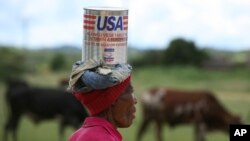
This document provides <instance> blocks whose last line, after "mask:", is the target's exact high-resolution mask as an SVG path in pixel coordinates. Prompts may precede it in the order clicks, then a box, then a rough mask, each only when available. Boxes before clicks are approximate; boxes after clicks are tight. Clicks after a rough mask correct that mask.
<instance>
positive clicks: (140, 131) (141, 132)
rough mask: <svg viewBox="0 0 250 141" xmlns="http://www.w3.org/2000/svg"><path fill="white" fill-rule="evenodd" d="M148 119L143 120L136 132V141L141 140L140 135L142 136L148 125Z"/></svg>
mask: <svg viewBox="0 0 250 141" xmlns="http://www.w3.org/2000/svg"><path fill="white" fill-rule="evenodd" d="M150 121H151V120H150V119H149V118H144V119H143V121H142V123H141V126H140V127H139V131H138V135H137V141H140V140H141V138H142V135H143V134H144V132H145V131H146V129H147V127H148V125H149V123H150Z"/></svg>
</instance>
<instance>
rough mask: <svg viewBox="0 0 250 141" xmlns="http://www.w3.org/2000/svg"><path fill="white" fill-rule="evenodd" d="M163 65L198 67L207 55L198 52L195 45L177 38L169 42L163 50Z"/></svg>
mask: <svg viewBox="0 0 250 141" xmlns="http://www.w3.org/2000/svg"><path fill="white" fill-rule="evenodd" d="M164 56H165V63H166V64H168V65H194V66H200V65H201V64H202V62H203V61H204V60H205V59H207V57H208V55H207V54H206V53H205V52H204V51H201V50H198V48H197V47H196V45H195V43H194V42H192V41H186V40H184V39H181V38H178V39H174V40H173V41H171V42H170V44H169V47H168V48H167V49H166V50H165V55H164Z"/></svg>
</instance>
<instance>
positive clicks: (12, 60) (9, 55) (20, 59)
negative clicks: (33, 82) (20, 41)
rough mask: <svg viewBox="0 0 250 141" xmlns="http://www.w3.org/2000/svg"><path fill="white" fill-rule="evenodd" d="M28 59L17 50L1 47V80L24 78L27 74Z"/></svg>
mask: <svg viewBox="0 0 250 141" xmlns="http://www.w3.org/2000/svg"><path fill="white" fill-rule="evenodd" d="M26 62H27V57H26V56H25V54H24V53H23V52H22V51H21V50H20V49H17V48H14V47H9V46H0V80H3V79H9V78H10V77H14V78H16V77H22V75H23V74H24V73H25V72H27V69H28V66H27V64H26Z"/></svg>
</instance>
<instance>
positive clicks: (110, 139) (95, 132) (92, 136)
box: [69, 126, 118, 141]
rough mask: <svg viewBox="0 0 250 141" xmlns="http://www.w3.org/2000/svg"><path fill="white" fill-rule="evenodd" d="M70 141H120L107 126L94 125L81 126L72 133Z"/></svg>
mask: <svg viewBox="0 0 250 141" xmlns="http://www.w3.org/2000/svg"><path fill="white" fill-rule="evenodd" d="M69 141H118V140H117V139H116V137H115V135H112V134H110V133H109V132H108V131H107V130H106V129H105V128H103V127H98V126H94V127H91V128H81V129H79V130H77V131H76V132H75V133H73V134H72V136H71V137H70V139H69Z"/></svg>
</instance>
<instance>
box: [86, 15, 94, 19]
mask: <svg viewBox="0 0 250 141" xmlns="http://www.w3.org/2000/svg"><path fill="white" fill-rule="evenodd" d="M84 18H89V19H95V18H96V16H95V15H84Z"/></svg>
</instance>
